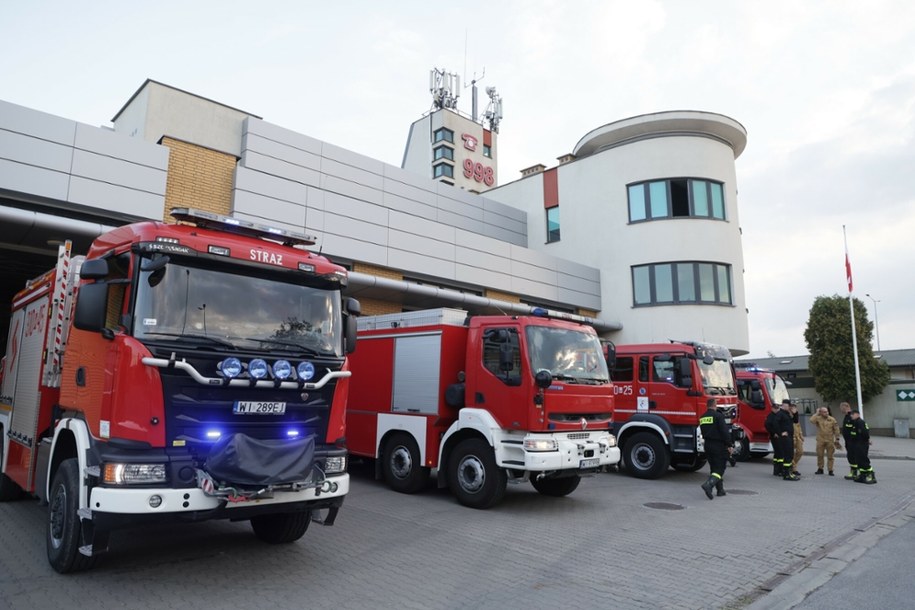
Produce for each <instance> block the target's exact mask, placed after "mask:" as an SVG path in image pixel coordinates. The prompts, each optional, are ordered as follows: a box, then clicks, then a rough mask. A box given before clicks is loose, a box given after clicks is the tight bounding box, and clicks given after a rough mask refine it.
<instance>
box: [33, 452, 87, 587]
mask: <svg viewBox="0 0 915 610" xmlns="http://www.w3.org/2000/svg"><path fill="white" fill-rule="evenodd" d="M78 510H79V461H78V460H77V459H76V458H70V459H68V460H64V461H63V462H61V463H60V466H59V467H58V468H57V472H56V473H55V474H54V481H53V482H52V483H51V491H50V493H49V494H48V529H47V534H46V538H47V547H48V563H50V564H51V567H52V568H54V569H55V570H56V571H57V572H60V573H61V574H67V573H69V572H79V571H81V570H88V569H89V568H91V567H92V566H94V565H95V562H96V560H97V559H98V557H97V556H93V557H87V556H86V555H83V554H82V553H80V552H79V546H80V541H81V539H82V532H81V527H80V519H79V515H78V514H77V511H78Z"/></svg>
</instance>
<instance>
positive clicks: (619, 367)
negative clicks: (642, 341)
mask: <svg viewBox="0 0 915 610" xmlns="http://www.w3.org/2000/svg"><path fill="white" fill-rule="evenodd" d="M632 369H633V364H632V356H620V357H618V358H617V359H616V364H614V365H613V372H612V373H611V375H610V379H612V380H613V381H632V374H633V371H632Z"/></svg>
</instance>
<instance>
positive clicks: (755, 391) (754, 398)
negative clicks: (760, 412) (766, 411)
mask: <svg viewBox="0 0 915 610" xmlns="http://www.w3.org/2000/svg"><path fill="white" fill-rule="evenodd" d="M765 402H766V401H765V399H763V393H762V390H760V389H759V388H752V387H751V388H750V406H751V407H753V408H754V409H762V408H764V407H765V406H766V404H765Z"/></svg>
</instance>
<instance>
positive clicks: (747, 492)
mask: <svg viewBox="0 0 915 610" xmlns="http://www.w3.org/2000/svg"><path fill="white" fill-rule="evenodd" d="M727 492H728V493H729V494H734V495H735V496H757V495H759V492H758V491H751V490H749V489H728V490H727Z"/></svg>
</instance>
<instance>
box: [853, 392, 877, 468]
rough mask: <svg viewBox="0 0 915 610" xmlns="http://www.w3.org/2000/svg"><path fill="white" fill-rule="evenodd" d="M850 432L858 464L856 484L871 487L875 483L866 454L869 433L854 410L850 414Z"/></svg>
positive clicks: (865, 424)
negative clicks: (864, 484)
mask: <svg viewBox="0 0 915 610" xmlns="http://www.w3.org/2000/svg"><path fill="white" fill-rule="evenodd" d="M851 421H852V430H851V436H852V438H853V439H854V443H855V459H856V460H857V464H858V476H857V477H855V481H856V482H857V483H867V484H868V485H873V484H874V483H876V482H877V478H876V477H875V476H874V467H873V466H871V460H870V456H869V455H868V453H869V452H870V444H871V433H870V429H869V428H868V427H867V423H865V421H864V420H863V419H861V413H860V412H859V411H858V410H857V409H855V410H854V411H852V412H851Z"/></svg>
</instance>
